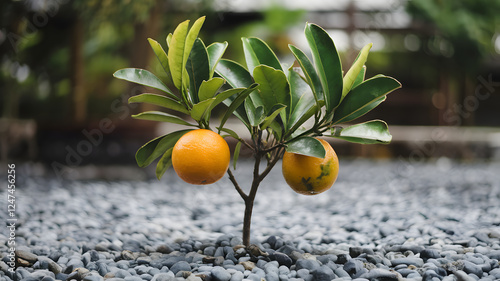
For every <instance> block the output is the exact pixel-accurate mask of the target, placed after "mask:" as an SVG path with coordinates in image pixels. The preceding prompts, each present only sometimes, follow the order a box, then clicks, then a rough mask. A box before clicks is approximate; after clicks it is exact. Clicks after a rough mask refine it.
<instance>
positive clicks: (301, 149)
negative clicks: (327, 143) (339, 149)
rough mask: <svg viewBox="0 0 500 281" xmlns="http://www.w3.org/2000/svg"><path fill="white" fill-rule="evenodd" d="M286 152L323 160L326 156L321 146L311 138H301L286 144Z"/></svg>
mask: <svg viewBox="0 0 500 281" xmlns="http://www.w3.org/2000/svg"><path fill="white" fill-rule="evenodd" d="M286 151H287V152H290V153H296V154H302V155H306V156H312V157H317V158H325V154H326V151H325V148H324V147H323V144H322V143H321V142H320V141H319V140H317V139H315V138H312V137H301V138H298V139H296V140H293V141H292V142H289V143H287V145H286Z"/></svg>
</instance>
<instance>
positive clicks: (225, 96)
mask: <svg viewBox="0 0 500 281" xmlns="http://www.w3.org/2000/svg"><path fill="white" fill-rule="evenodd" d="M245 89H246V88H236V89H229V90H225V91H224V92H221V93H219V94H218V95H217V96H215V101H214V102H213V103H212V106H211V107H210V111H212V109H213V108H214V107H216V106H217V105H219V104H220V103H221V102H223V101H225V100H227V99H229V98H231V97H232V96H234V95H236V94H238V93H241V92H242V91H244V90H245Z"/></svg>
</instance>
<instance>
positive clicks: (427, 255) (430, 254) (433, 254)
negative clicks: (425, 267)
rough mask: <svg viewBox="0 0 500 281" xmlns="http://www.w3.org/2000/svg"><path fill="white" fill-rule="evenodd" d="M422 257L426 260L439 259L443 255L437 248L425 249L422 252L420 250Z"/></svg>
mask: <svg viewBox="0 0 500 281" xmlns="http://www.w3.org/2000/svg"><path fill="white" fill-rule="evenodd" d="M420 257H421V258H422V259H424V260H427V259H438V258H440V257H441V255H440V254H439V252H438V251H437V250H435V249H425V250H422V252H420Z"/></svg>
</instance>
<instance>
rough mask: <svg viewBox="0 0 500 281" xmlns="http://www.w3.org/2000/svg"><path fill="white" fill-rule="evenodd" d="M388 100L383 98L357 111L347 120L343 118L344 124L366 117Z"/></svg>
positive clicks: (385, 97)
mask: <svg viewBox="0 0 500 281" xmlns="http://www.w3.org/2000/svg"><path fill="white" fill-rule="evenodd" d="M386 99H387V96H382V97H380V98H378V99H376V100H375V101H373V102H371V103H370V104H368V105H366V106H365V107H363V108H361V109H360V110H358V111H356V112H355V113H353V114H350V115H349V116H346V117H345V118H342V123H347V122H351V121H353V120H356V119H358V117H361V116H363V115H365V114H366V113H368V112H370V111H371V110H372V109H374V108H375V107H377V106H378V105H379V104H381V103H382V102H384V101H385V100H386ZM334 118H335V117H334Z"/></svg>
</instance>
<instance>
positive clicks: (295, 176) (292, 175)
mask: <svg viewBox="0 0 500 281" xmlns="http://www.w3.org/2000/svg"><path fill="white" fill-rule="evenodd" d="M318 140H319V141H320V142H321V143H322V144H323V147H324V148H325V152H326V153H325V158H318V157H313V156H306V155H301V154H296V153H290V152H285V154H284V155H283V162H282V169H283V177H284V178H285V181H286V183H288V185H289V186H290V187H291V188H292V189H293V190H294V191H295V192H297V193H300V194H304V195H315V194H319V193H321V192H324V191H326V190H328V189H330V187H331V186H332V185H333V183H334V182H335V180H337V176H338V174H339V159H338V157H337V154H336V153H335V151H334V150H333V148H332V146H331V145H330V144H329V143H328V142H326V141H325V140H322V139H318Z"/></svg>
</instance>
